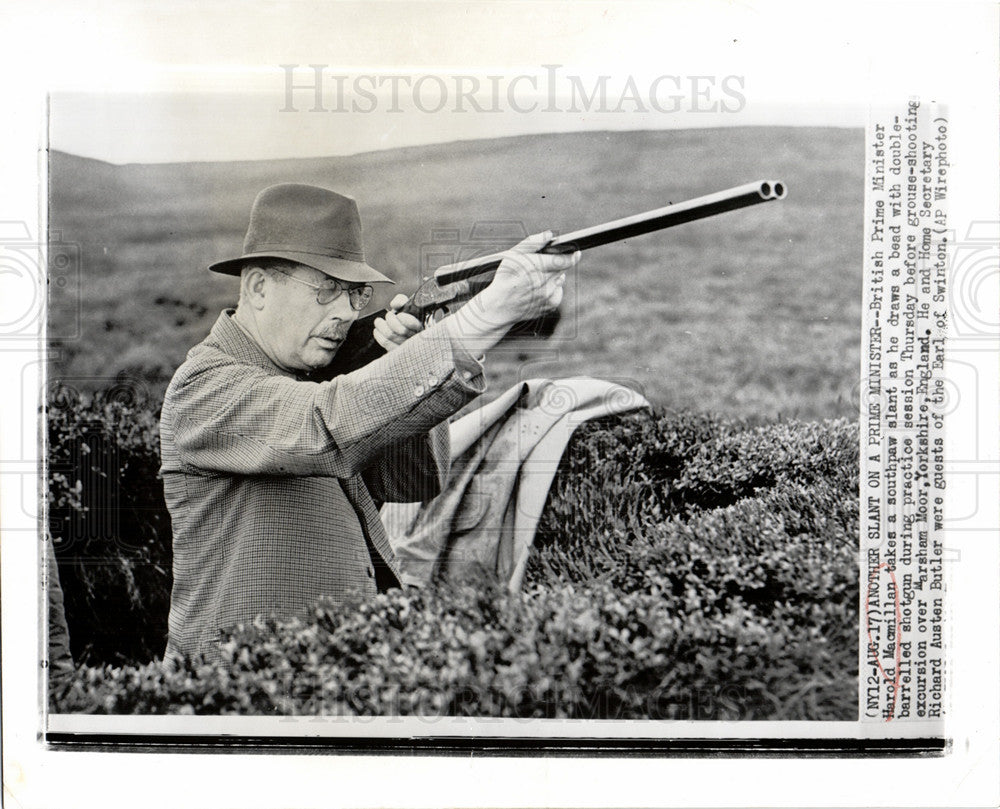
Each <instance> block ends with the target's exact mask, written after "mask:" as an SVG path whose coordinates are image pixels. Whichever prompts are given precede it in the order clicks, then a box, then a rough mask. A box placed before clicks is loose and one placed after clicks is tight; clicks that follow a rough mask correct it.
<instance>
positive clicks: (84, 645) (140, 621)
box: [46, 388, 171, 663]
mask: <svg viewBox="0 0 1000 809" xmlns="http://www.w3.org/2000/svg"><path fill="white" fill-rule="evenodd" d="M126 390H127V389H125V388H122V391H126ZM120 394H121V391H118V392H114V391H112V392H109V393H103V394H97V395H95V396H93V397H92V398H90V399H89V400H88V401H81V400H80V399H79V398H78V397H76V396H75V395H74V394H73V392H72V391H69V390H68V389H57V390H56V391H55V395H53V396H52V398H51V400H50V402H49V406H48V409H47V414H46V415H47V448H46V450H47V455H46V457H47V460H48V469H47V473H48V474H47V481H46V483H47V486H46V499H47V504H48V522H47V527H48V531H49V533H50V534H51V536H52V541H53V545H54V547H55V553H56V560H57V562H58V566H59V580H60V583H61V585H62V588H63V594H64V598H65V608H66V618H67V621H68V623H69V629H70V645H71V649H72V652H73V657H74V659H76V660H77V661H93V662H115V661H117V662H132V663H134V662H144V661H147V660H151V659H152V658H153V657H154V656H156V655H160V654H162V653H163V649H164V643H165V638H166V622H167V612H168V610H169V604H170V585H171V573H170V570H171V546H170V537H171V534H170V516H169V514H168V513H167V511H166V505H165V504H164V502H163V484H162V481H161V480H160V476H159V467H160V453H159V422H158V414H157V413H155V412H152V411H151V410H150V409H149V408H148V407H147V406H145V405H144V404H143V403H141V402H135V401H133V400H132V398H131V397H130V396H129V395H120Z"/></svg>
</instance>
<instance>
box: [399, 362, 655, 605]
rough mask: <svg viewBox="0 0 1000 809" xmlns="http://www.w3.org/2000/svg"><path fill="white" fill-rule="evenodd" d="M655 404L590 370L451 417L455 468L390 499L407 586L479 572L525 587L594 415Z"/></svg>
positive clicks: (531, 385) (528, 386)
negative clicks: (410, 496)
mask: <svg viewBox="0 0 1000 809" xmlns="http://www.w3.org/2000/svg"><path fill="white" fill-rule="evenodd" d="M644 407H649V403H648V402H647V401H646V399H645V398H644V397H643V396H641V395H640V394H639V393H637V392H636V391H634V390H631V389H629V388H626V387H623V386H621V385H617V384H615V383H612V382H606V381H604V380H600V379H592V378H589V377H574V378H569V379H559V380H549V379H532V380H528V381H527V382H522V383H520V384H518V385H515V386H513V387H512V388H510V389H509V390H507V391H505V392H504V393H503V394H501V395H500V396H499V397H498V398H497V399H496V400H494V401H493V402H490V403H489V404H487V405H485V406H483V407H481V408H479V409H478V410H474V411H473V412H471V413H469V414H467V415H465V416H463V417H462V418H460V419H458V420H456V421H455V422H453V423H452V424H451V425H450V428H451V449H452V471H451V476H450V478H449V480H448V483H447V485H446V486H445V488H444V489H443V490H442V492H441V493H440V494H439V495H438V496H437V497H435V498H434V499H433V500H430V501H427V502H425V503H404V504H400V503H387V504H386V505H385V506H384V507H383V509H382V521H383V523H384V524H385V527H386V531H387V533H388V536H389V542H390V544H391V545H392V547H393V551H394V552H395V554H396V559H397V561H398V563H399V567H400V570H401V572H402V575H401V580H402V581H403V582H404V583H405V584H412V585H416V586H423V585H426V584H427V583H428V582H429V581H430V580H431V578H432V577H434V576H435V575H441V576H444V577H445V578H448V579H451V580H461V579H463V578H468V577H470V576H472V575H474V574H475V572H476V571H479V572H485V573H487V574H491V575H495V576H497V577H498V578H499V579H500V580H502V581H505V582H507V584H508V586H509V587H510V589H512V590H517V589H519V588H520V586H521V582H522V580H523V577H524V571H525V566H526V565H527V561H528V552H529V550H530V548H531V545H532V542H533V541H534V536H535V529H536V528H537V526H538V520H539V518H540V517H541V515H542V509H543V507H544V505H545V501H546V499H547V498H548V492H549V487H550V486H551V484H552V479H553V477H554V476H555V473H556V469H557V468H558V466H559V460H560V458H561V457H562V454H563V452H564V450H565V449H566V445H567V444H568V443H569V439H570V437H571V436H572V434H573V431H574V430H575V429H576V428H577V427H578V426H579V425H580V424H582V423H584V422H585V421H588V420H590V419H593V418H600V417H602V416H609V415H614V414H617V413H623V412H626V411H629V410H637V409H640V408H644Z"/></svg>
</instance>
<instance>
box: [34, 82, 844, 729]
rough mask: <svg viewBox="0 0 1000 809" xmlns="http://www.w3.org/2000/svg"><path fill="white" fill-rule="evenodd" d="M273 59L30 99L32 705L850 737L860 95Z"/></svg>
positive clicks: (61, 713)
mask: <svg viewBox="0 0 1000 809" xmlns="http://www.w3.org/2000/svg"><path fill="white" fill-rule="evenodd" d="M270 81H271V87H270V90H268V89H267V88H266V87H265V88H261V87H259V86H257V85H255V86H254V90H253V92H249V91H242V90H241V91H234V92H231V93H220V92H201V93H196V92H187V93H181V92H178V93H152V94H136V95H128V94H117V95H111V94H100V93H92V94H54V95H53V96H52V97H51V99H50V104H49V116H50V117H49V151H48V167H47V170H48V238H49V244H50V266H49V300H48V323H47V330H48V334H49V338H50V344H51V345H50V351H49V359H48V361H47V364H46V371H45V374H46V384H45V401H44V446H43V452H44V457H45V459H46V468H45V473H44V474H45V480H44V491H45V499H46V516H45V520H44V530H45V534H46V536H45V537H44V539H45V543H44V544H45V564H46V570H47V574H48V575H47V588H46V597H47V599H46V600H47V604H48V609H47V615H48V631H47V641H46V644H47V654H48V668H47V671H48V676H47V692H48V727H49V730H50V731H58V730H59V729H60V728H65V727H66V725H65V720H66V719H67V717H68V716H71V715H94V721H95V723H96V722H98V721H99V716H98V715H107V714H110V715H117V716H135V717H138V718H141V717H151V716H159V715H167V714H170V715H183V714H188V715H194V716H195V717H213V718H218V717H227V716H251V717H294V716H303V717H320V716H322V717H330V718H336V719H338V720H342V721H341V722H338V723H331V724H328V725H324V728H325V729H326V731H327V732H330V733H332V734H336V733H338V732H343V733H348V734H350V735H354V736H363V735H365V733H366V728H370V727H371V726H370V725H366V726H363V727H361V729H360V730H359V729H358V726H356V725H355V724H352V721H353V720H354V719H355V718H358V717H365V718H367V717H413V718H440V717H466V718H470V719H477V718H502V719H516V720H623V721H625V720H630V721H631V720H634V721H635V727H636V728H641V727H642V725H643V721H644V720H706V721H707V720H739V721H742V720H770V721H778V720H817V721H830V720H833V721H846V722H854V721H856V720H857V719H858V647H859V640H858V638H859V615H858V604H859V584H858V579H859V569H858V524H859V513H858V445H859V437H858V368H859V351H860V340H861V282H862V272H861V268H862V253H861V247H862V244H861V239H862V227H863V216H862V204H863V197H864V129H863V125H864V118H863V115H861V114H856V113H845V112H844V111H843V110H830V111H829V112H828V113H827V114H824V113H823V112H822V110H821V111H820V112H817V108H816V107H809V108H798V107H796V106H794V105H788V106H785V107H777V106H775V107H769V108H767V109H766V110H764V111H761V110H760V109H759V108H757V107H754V105H753V103H752V101H748V94H747V92H746V90H745V86H744V79H743V77H741V76H740V75H736V74H732V75H729V74H726V75H718V76H693V75H692V76H688V75H682V74H679V75H673V74H664V75H651V76H646V75H642V76H640V75H626V74H616V75H612V76H603V77H600V76H593V75H589V74H575V73H574V72H573V70H572V69H571V68H570V67H568V66H565V67H561V66H557V65H545V66H538V67H537V68H535V69H534V72H530V71H529V72H528V73H525V74H523V75H521V74H515V73H510V74H507V75H492V76H487V75H480V74H475V73H469V74H464V73H459V72H457V71H456V72H454V73H448V72H444V71H438V72H429V71H428V72H425V73H416V72H411V73H405V72H400V73H398V74H392V73H386V72H382V73H378V72H377V71H375V70H374V69H373V70H372V73H371V75H368V74H366V73H363V72H362V71H357V72H354V73H350V72H348V71H339V70H338V68H336V67H334V66H332V65H325V66H323V65H320V66H318V67H317V66H315V65H307V64H294V65H293V64H287V65H281V66H275V68H274V70H273V71H272V74H271V76H270ZM192 721H194V720H192ZM213 721H216V720H213ZM60 722H63V723H64V724H60ZM95 727H100V725H96V724H95ZM117 727H123V725H118V726H117ZM136 727H137V728H146V729H148V728H149V727H150V725H148V724H147V725H142V724H137V725H136ZM212 727H218V725H212ZM408 727H410V726H408ZM419 727H423V728H424V731H423V732H425V733H430V734H434V733H435V732H437V729H438V728H439V726H438V725H435V724H434V723H426V724H424V725H422V726H419ZM502 727H503V728H504V730H503V732H502V733H501V734H500V735H506V733H507V728H508V726H507V725H503V726H502ZM524 727H526V725H525V724H524V723H523V722H521V723H519V724H518V725H517V727H516V728H515V729H514V731H511V732H513V733H516V732H520V731H521V730H523V728H524ZM554 727H556V726H554ZM558 727H562V726H561V725H560V726H558ZM338 728H346V730H338ZM669 728H670V726H669V725H664V726H660V728H659V729H658V730H657V731H656V732H658V733H665V734H669V733H670V732H671V731H670V729H669ZM313 730H315V728H313ZM487 732H488V733H492V734H496V733H497V731H496V730H495V729H494V730H488V731H487ZM554 732H555V731H554ZM593 732H594V733H599V731H598V730H594V731H593ZM640 732H645V731H640Z"/></svg>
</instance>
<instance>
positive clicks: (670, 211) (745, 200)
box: [316, 180, 786, 379]
mask: <svg viewBox="0 0 1000 809" xmlns="http://www.w3.org/2000/svg"><path fill="white" fill-rule="evenodd" d="M785 194H786V187H785V184H784V183H783V182H781V181H779V180H761V181H759V182H755V183H747V184H746V185H740V186H736V187H735V188H730V189H728V190H726V191H719V192H717V193H715V194H707V195H705V196H703V197H696V198H695V199H690V200H687V201H686V202H678V203H677V204H675V205H667V206H665V207H663V208H656V209H655V210H652V211H646V212H645V213H640V214H635V215H634V216H627V217H625V218H624V219H616V220H615V221H613V222H605V223H604V224H602V225H594V226H593V227H589V228H583V229H582V230H574V231H573V232H572V233H567V234H565V235H563V236H557V237H555V238H554V239H552V240H550V241H549V242H548V243H547V244H545V245H544V246H543V247H542V248H541V249H540V250H538V252H539V253H546V254H549V255H553V254H555V255H559V254H568V253H574V252H576V251H577V250H589V249H590V248H591V247H600V246H601V245H604V244H610V243H611V242H618V241H622V240H624V239H630V238H632V237H633V236H641V235H643V234H644V233H652V232H653V231H655V230H663V229H665V228H672V227H675V226H677V225H683V224H684V223H685V222H693V221H695V220H696V219H705V218H706V217H709V216H716V215H717V214H720V213H725V212H726V211H735V210H737V209H738V208H746V207H748V206H750V205H759V204H760V203H762V202H770V201H771V200H777V199H784V197H785ZM503 259H504V254H503V253H493V254H491V255H488V256H482V257H479V258H473V259H469V260H468V261H460V262H457V263H455V264H446V265H445V266H443V267H439V268H438V269H437V270H435V271H434V274H433V275H432V276H430V277H429V278H426V279H424V281H423V283H422V284H421V285H420V286H419V287H418V288H417V291H416V292H414V293H413V295H412V296H411V297H410V299H409V300H408V301H407V302H406V305H405V306H403V307H402V309H400V310H399V311H402V312H407V313H408V314H411V315H413V316H414V317H416V318H417V319H418V320H420V321H421V322H423V321H425V320H426V319H427V318H428V317H433V316H437V315H439V314H448V313H449V312H451V311H454V310H455V309H457V308H458V307H460V306H462V305H463V304H464V303H465V302H466V301H468V300H469V299H470V298H471V297H472V296H473V295H475V294H476V293H477V292H479V291H480V290H481V289H483V288H485V287H486V286H488V285H489V283H490V282H491V281H492V280H493V274H494V273H495V272H496V269H497V268H498V267H499V266H500V262H501V261H503ZM384 315H385V310H382V311H380V312H376V313H374V314H372V315H367V316H365V317H363V318H360V319H358V320H356V321H355V322H354V324H353V325H352V326H351V329H350V331H349V332H348V334H347V338H346V340H345V341H344V343H343V345H342V346H341V347H340V350H338V351H337V354H336V356H335V357H334V360H333V362H332V363H331V365H330V366H329V367H328V368H325V369H323V370H322V371H321V372H319V373H318V374H317V375H316V376H321V377H322V378H326V379H329V378H331V377H333V376H337V375H338V374H344V373H349V372H350V371H354V370H356V369H358V368H361V367H363V366H364V365H367V364H368V363H369V362H371V361H372V360H374V359H376V358H378V357H380V356H382V354H384V353H385V349H383V348H382V347H381V346H380V345H379V344H378V343H377V342H375V339H374V337H373V336H372V330H373V328H374V325H373V321H374V320H375V318H377V317H384Z"/></svg>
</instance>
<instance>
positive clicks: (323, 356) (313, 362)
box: [303, 344, 340, 371]
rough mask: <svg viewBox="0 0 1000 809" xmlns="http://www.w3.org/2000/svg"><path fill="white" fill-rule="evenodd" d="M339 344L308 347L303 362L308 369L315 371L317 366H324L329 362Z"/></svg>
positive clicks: (331, 360)
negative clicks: (308, 349)
mask: <svg viewBox="0 0 1000 809" xmlns="http://www.w3.org/2000/svg"><path fill="white" fill-rule="evenodd" d="M339 348H340V345H339V344H337V345H336V346H324V345H316V346H312V347H311V348H310V351H309V353H308V354H307V355H306V356H305V357H303V362H305V363H306V365H307V366H308V369H309V370H310V371H315V370H317V369H319V368H325V367H326V366H327V365H329V364H330V363H331V362H333V358H334V357H335V356H336V354H337V350H338V349H339Z"/></svg>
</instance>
